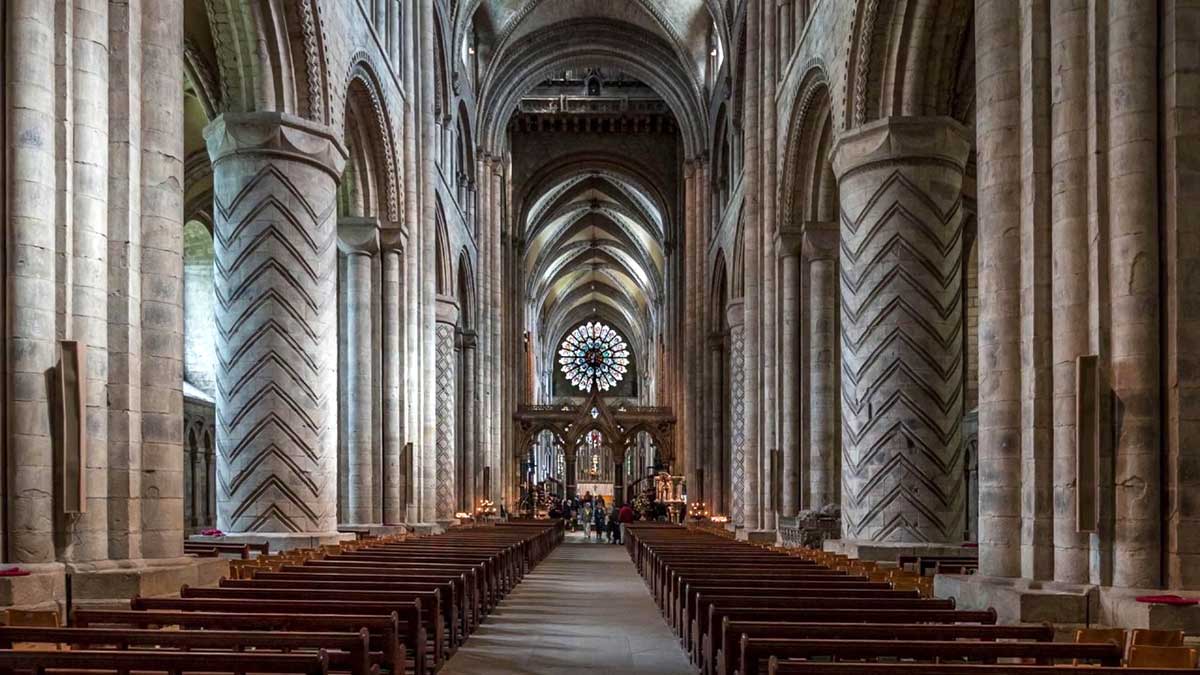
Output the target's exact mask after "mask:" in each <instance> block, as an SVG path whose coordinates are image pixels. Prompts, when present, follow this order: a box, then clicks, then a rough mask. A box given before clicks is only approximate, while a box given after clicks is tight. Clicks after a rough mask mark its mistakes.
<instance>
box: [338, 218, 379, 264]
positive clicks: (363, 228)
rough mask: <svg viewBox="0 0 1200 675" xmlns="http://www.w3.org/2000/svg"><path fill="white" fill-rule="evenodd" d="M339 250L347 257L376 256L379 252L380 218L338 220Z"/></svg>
mask: <svg viewBox="0 0 1200 675" xmlns="http://www.w3.org/2000/svg"><path fill="white" fill-rule="evenodd" d="M337 231H338V250H339V251H341V252H342V253H344V254H345V255H375V254H376V253H378V252H379V243H380V231H379V219H378V218H359V217H355V216H343V217H341V218H338V224H337Z"/></svg>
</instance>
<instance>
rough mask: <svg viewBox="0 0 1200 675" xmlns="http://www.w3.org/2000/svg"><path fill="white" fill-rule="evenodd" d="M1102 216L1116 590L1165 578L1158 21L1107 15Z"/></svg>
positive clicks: (1118, 8)
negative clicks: (1105, 221) (1113, 423)
mask: <svg viewBox="0 0 1200 675" xmlns="http://www.w3.org/2000/svg"><path fill="white" fill-rule="evenodd" d="M1107 58H1108V64H1109V65H1108V78H1109V79H1108V92H1107V93H1108V100H1107V102H1106V105H1107V112H1108V125H1109V129H1108V180H1109V192H1108V199H1109V203H1108V206H1107V208H1108V214H1109V236H1110V237H1111V240H1110V242H1109V247H1108V248H1109V256H1110V257H1109V260H1108V274H1109V288H1108V291H1109V292H1108V298H1105V299H1102V300H1100V301H1101V302H1104V301H1107V302H1108V303H1109V304H1110V307H1111V311H1112V342H1111V345H1112V355H1111V358H1112V362H1111V368H1112V372H1111V376H1112V388H1113V395H1114V396H1115V397H1116V401H1115V405H1114V408H1116V409H1118V410H1119V413H1118V414H1117V425H1118V426H1117V430H1116V431H1117V436H1116V442H1115V447H1114V454H1115V455H1116V469H1115V475H1114V483H1115V486H1116V490H1115V496H1116V522H1115V523H1114V531H1113V532H1114V536H1115V541H1114V546H1113V553H1114V555H1113V580H1112V583H1113V585H1114V586H1126V587H1132V588H1156V587H1158V584H1159V581H1160V578H1161V567H1162V561H1161V555H1162V542H1161V539H1160V533H1161V531H1162V519H1161V507H1162V497H1161V494H1162V492H1161V491H1162V473H1161V466H1160V464H1161V455H1162V448H1161V443H1160V436H1161V418H1160V405H1159V404H1160V398H1161V383H1160V381H1159V373H1160V369H1161V364H1160V360H1159V352H1160V342H1159V305H1160V299H1159V293H1158V285H1159V233H1158V204H1159V196H1158V157H1159V155H1158V147H1157V142H1158V106H1157V102H1158V90H1157V86H1158V66H1157V58H1158V13H1157V6H1156V5H1155V4H1154V3H1142V2H1129V3H1120V2H1114V3H1110V4H1109V5H1108V54H1107Z"/></svg>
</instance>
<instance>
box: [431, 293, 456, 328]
mask: <svg viewBox="0 0 1200 675" xmlns="http://www.w3.org/2000/svg"><path fill="white" fill-rule="evenodd" d="M459 312H460V310H459V308H458V300H455V299H454V298H452V297H450V296H448V295H439V296H437V307H436V313H437V322H438V323H448V324H450V325H451V326H453V325H455V324H457V323H458V316H459Z"/></svg>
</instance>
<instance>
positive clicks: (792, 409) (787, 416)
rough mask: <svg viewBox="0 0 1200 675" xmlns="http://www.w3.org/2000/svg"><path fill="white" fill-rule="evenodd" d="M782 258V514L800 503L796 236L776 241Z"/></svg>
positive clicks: (780, 513)
mask: <svg viewBox="0 0 1200 675" xmlns="http://www.w3.org/2000/svg"><path fill="white" fill-rule="evenodd" d="M777 247H778V250H779V255H780V257H781V258H782V263H783V265H782V267H783V288H782V289H781V290H780V297H781V298H782V299H783V307H782V308H781V318H782V325H781V326H780V331H781V333H782V334H781V336H780V338H781V339H780V342H779V351H780V357H781V358H780V382H779V386H780V387H781V389H782V391H781V392H780V399H779V400H780V410H779V414H780V417H781V418H782V420H781V421H780V425H779V445H780V450H781V452H780V454H781V455H783V473H782V475H783V485H782V486H781V493H782V499H781V500H780V501H781V504H780V512H779V515H781V516H794V515H796V512H797V510H798V508H799V504H800V247H799V241H798V240H797V239H796V238H795V237H787V238H785V237H782V236H781V241H779V242H778V243H777Z"/></svg>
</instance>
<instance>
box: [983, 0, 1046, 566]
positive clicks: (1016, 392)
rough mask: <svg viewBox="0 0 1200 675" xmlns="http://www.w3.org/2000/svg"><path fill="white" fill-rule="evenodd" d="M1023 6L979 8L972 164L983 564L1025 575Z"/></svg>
mask: <svg viewBox="0 0 1200 675" xmlns="http://www.w3.org/2000/svg"><path fill="white" fill-rule="evenodd" d="M1020 12H1021V6H1020V4H1019V3H1014V2H1011V1H1010V0H979V1H978V2H976V8H975V73H976V83H975V89H976V92H977V96H976V98H977V100H978V101H980V102H981V104H980V105H979V110H978V117H977V120H976V129H975V131H976V146H977V147H978V156H977V163H978V165H979V166H980V167H987V170H986V171H981V172H979V176H978V184H977V194H978V196H977V200H978V212H979V218H978V220H979V227H978V230H979V237H978V240H977V245H978V247H979V254H978V259H979V505H980V509H979V571H980V573H982V574H985V575H990V576H1007V577H1016V576H1021V568H1022V562H1021V531H1022V528H1023V524H1022V519H1021V204H1020V201H1021V200H1020V194H1021V63H1020V59H1018V58H1014V55H1016V54H1019V53H1020V51H1021V49H1022V47H1021V19H1020ZM1033 527H1034V526H1033V524H1032V523H1030V524H1029V529H1030V530H1032V529H1033ZM1030 557H1031V558H1032V557H1033V556H1030ZM1033 567H1034V565H1033V564H1030V565H1029V568H1030V570H1031V571H1032V569H1033Z"/></svg>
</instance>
